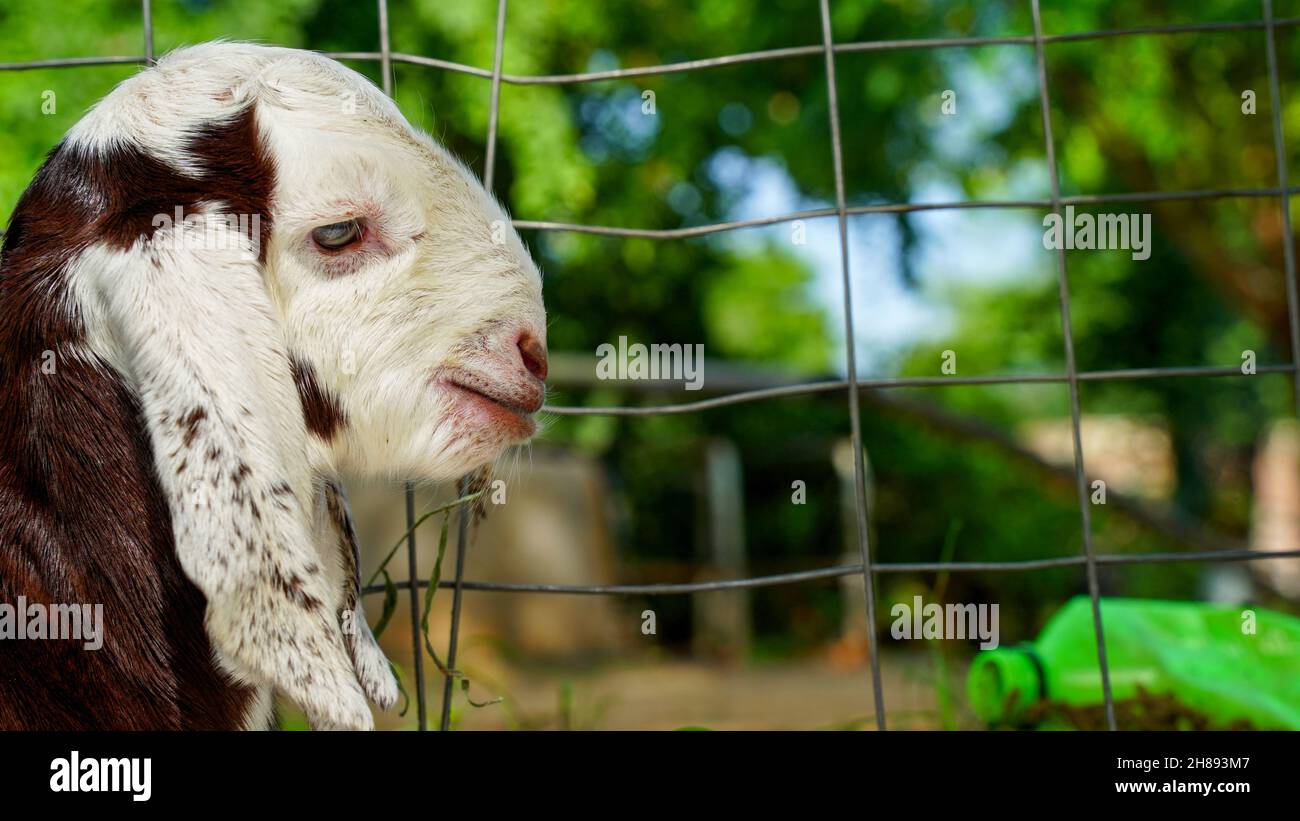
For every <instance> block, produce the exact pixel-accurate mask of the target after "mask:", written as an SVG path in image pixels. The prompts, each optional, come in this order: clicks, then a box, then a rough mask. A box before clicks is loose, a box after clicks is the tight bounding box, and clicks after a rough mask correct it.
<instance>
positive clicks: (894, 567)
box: [0, 0, 1300, 730]
mask: <svg viewBox="0 0 1300 821" xmlns="http://www.w3.org/2000/svg"><path fill="white" fill-rule="evenodd" d="M1261 3H1262V15H1261V19H1259V20H1240V21H1227V22H1215V23H1190V24H1174V25H1159V26H1139V27H1132V28H1116V29H1105V30H1097V31H1083V32H1068V33H1061V34H1046V33H1044V32H1043V30H1042V19H1041V11H1040V8H1039V0H1030V11H1031V19H1032V21H1033V27H1034V33H1033V34H1032V35H1013V36H1001V37H934V38H915V39H901V40H880V41H862V42H848V43H835V42H833V38H832V36H831V30H830V14H829V0H818V5H819V11H820V15H821V23H822V33H823V42H822V43H821V44H819V45H804V46H791V47H786V48H775V49H766V50H761V51H752V52H745V53H740V54H728V55H723V56H720V57H710V58H705V59H699V60H686V61H681V62H675V63H665V64H661V65H652V66H636V67H629V68H620V69H609V70H603V71H588V72H579V73H572V74H536V75H527V74H509V73H505V72H503V71H502V56H503V49H504V41H505V26H506V12H507V0H498V6H497V18H496V27H495V34H496V39H495V45H494V50H493V67H492V68H491V69H484V68H479V67H476V66H469V65H464V64H461V63H457V62H453V61H450V60H442V59H438V58H435V57H428V56H424V55H416V54H406V53H402V52H394V51H392V50H391V48H390V37H389V34H390V31H389V17H388V3H387V0H377V4H378V13H379V41H380V42H379V46H380V50H379V51H377V52H369V51H342V52H326V54H327V55H328V56H330V57H333V58H335V59H338V60H351V61H361V62H377V63H379V64H380V71H381V77H382V84H383V88H384V91H385V93H388V94H390V95H391V94H392V90H393V89H392V83H393V66H394V64H403V65H412V66H423V67H428V68H434V69H440V70H443V71H449V72H455V73H459V74H466V75H470V76H474V77H481V78H483V79H487V80H490V81H491V101H490V113H489V129H488V132H489V133H488V139H487V160H486V162H485V175H484V176H485V179H484V182H485V187H486V188H488V189H489V190H491V188H492V179H493V174H494V170H495V168H494V166H495V155H496V150H497V146H496V141H497V118H498V115H499V110H500V88H501V85H502V84H507V85H519V86H527V85H554V86H559V85H570V84H578V83H595V82H608V81H618V80H627V79H633V78H639V77H653V76H662V75H669V74H680V73H684V72H691V71H700V70H708V69H714V68H722V67H726V66H736V65H745V64H752V63H761V62H768V61H773V60H789V59H800V58H815V57H821V58H822V59H823V60H824V61H825V65H826V71H827V84H828V94H829V97H830V106H829V108H830V117H831V123H830V131H831V133H830V137H831V148H832V151H831V153H832V158H833V162H834V167H833V171H834V175H835V179H836V205H835V207H826V208H816V209H808V210H802V211H795V212H791V213H786V214H779V215H775V216H769V217H759V218H753V219H743V220H730V221H723V222H716V223H709V224H704V225H691V226H684V227H680V228H666V229H651V228H629V227H616V226H604V225H589V224H577V223H566V222H554V221H544V220H514V221H513V224H514V226H515V227H516V228H518V229H520V230H533V231H568V232H578V233H587V234H596V235H601V236H609V237H619V238H642V239H654V240H679V239H692V238H697V237H704V236H708V235H712V234H719V233H724V232H729V231H736V230H743V229H748V228H760V227H765V226H771V225H778V224H783V223H790V222H795V221H799V220H815V219H829V218H832V217H834V218H836V219H837V220H838V222H839V241H840V246H841V268H842V275H843V285H844V293H843V295H842V296H843V304H844V310H845V317H846V339H845V353H846V357H847V360H848V363H849V366H848V368H847V371H848V378H846V379H839V380H824V381H818V382H807V383H796V384H790V385H781V386H777V387H772V388H763V389H760V390H749V391H739V392H736V393H732V394H726V395H722V396H716V397H711V398H708V399H703V400H698V401H692V402H683V403H677V404H668V405H651V406H635V407H626V406H615V407H564V406H552V405H548V406H546V407H545V408H544V410H545V411H546V412H547V413H551V414H555V415H560V416H582V415H605V416H650V415H663V414H680V413H698V412H702V411H707V410H711V409H714V408H720V407H726V406H731V405H737V404H742V403H747V402H757V401H766V400H773V399H780V398H784V397H790V396H805V395H814V394H830V393H837V392H844V393H845V394H846V395H847V397H848V400H849V410H850V413H851V415H852V420H851V421H852V436H851V441H852V445H853V447H854V450H855V452H856V453H858V454H861V453H862V440H861V430H860V420H859V416H858V401H857V400H858V396H859V394H860V392H862V391H867V390H871V391H874V390H888V389H899V388H934V387H951V386H962V385H966V386H970V385H1018V384H1064V385H1067V386H1068V387H1069V390H1070V408H1071V432H1072V434H1073V438H1074V443H1073V450H1074V476H1075V479H1076V488H1077V492H1078V496H1079V506H1080V516H1081V520H1082V527H1083V552H1082V553H1081V554H1080V555H1075V556H1064V557H1053V558H1044V559H1028V560H1018V561H1005V562H951V561H949V562H944V561H940V562H883V563H882V562H873V561H872V560H871V558H870V550H869V545H868V544H867V530H866V522H867V514H868V511H867V508H866V504H867V503H866V494H865V487H864V484H863V482H864V477H863V470H864V466H863V464H862V460H861V459H860V458H859V459H858V460H857V464H856V465H855V491H856V496H855V500H854V502H855V512H856V513H857V519H858V522H857V524H858V541H859V546H860V547H861V549H862V553H863V561H862V562H860V563H851V564H840V565H835V566H832V567H823V568H815V569H811V570H800V571H795V572H790V573H780V574H774V575H768V576H751V577H746V578H739V579H726V580H719V581H710V582H691V583H684V584H672V583H653V584H609V585H566V584H535V583H526V582H524V583H514V582H490V581H476V580H472V579H465V578H464V559H465V548H466V543H467V540H468V539H467V536H468V534H467V526H466V519H465V517H464V516H463V515H462V517H461V520H460V527H459V539H458V545H457V566H456V570H455V576H454V579H452V580H441V581H440V582H439V584H438V586H439V587H440V588H449V589H452V590H453V591H455V596H454V599H453V605H452V625H451V631H450V636H449V653H448V665H447V666H448V670H449V672H448V673H447V675H446V676H445V682H444V692H443V702H442V720H441V726H442V728H443V729H448V728H449V726H450V711H451V701H452V699H451V693H452V684H453V680H454V678H455V676H456V675H459V674H457V673H455V672H454V667H455V660H456V646H457V639H458V633H459V624H460V611H461V595H460V594H461V593H462V592H463V591H478V592H499V593H550V594H561V595H614V596H654V595H683V594H693V593H708V592H713V591H723V590H735V589H748V588H759V587H770V586H775V585H785V584H803V583H810V582H817V581H825V580H828V579H837V578H841V577H847V576H856V575H860V576H862V577H863V581H864V585H865V587H866V592H867V602H868V604H867V618H868V623H869V624H873V623H874V608H873V604H872V602H873V592H872V591H873V582H874V578H875V576H877V575H880V574H890V573H927V572H957V573H963V572H964V573H971V572H997V573H1012V572H1029V571H1037V570H1049V569H1056V568H1067V567H1082V568H1084V570H1085V573H1086V578H1087V583H1088V595H1089V599H1090V600H1091V603H1092V607H1093V617H1094V629H1095V632H1096V637H1097V649H1098V654H1099V667H1100V672H1101V675H1102V681H1103V694H1104V702H1105V708H1106V716H1107V725H1108V727H1109V728H1110V729H1112V730H1114V729H1116V722H1115V705H1114V697H1113V694H1112V692H1111V688H1110V683H1109V671H1108V665H1107V663H1106V660H1105V637H1104V632H1103V630H1102V620H1101V610H1100V593H1099V589H1098V587H1099V585H1098V581H1097V568H1098V567H1101V566H1127V565H1139V564H1160V563H1179V562H1203V563H1218V562H1243V561H1267V560H1270V559H1293V558H1300V550H1279V551H1268V550H1211V551H1198V552H1168V553H1145V554H1107V553H1097V552H1096V551H1095V550H1094V549H1093V546H1092V533H1091V530H1092V528H1091V511H1090V503H1089V501H1088V498H1087V494H1086V482H1087V479H1088V476H1087V473H1086V470H1085V465H1084V462H1083V451H1082V430H1081V428H1082V425H1081V418H1080V408H1079V396H1078V390H1079V384H1080V383H1083V382H1111V381H1124V380H1145V379H1165V378H1208V377H1232V376H1243V375H1245V374H1243V372H1242V370H1241V369H1240V367H1238V366H1231V367H1228V366H1173V367H1151V368H1128V369H1118V370H1104V371H1080V370H1078V369H1077V368H1076V366H1075V358H1074V352H1073V339H1072V334H1071V329H1070V321H1069V316H1070V302H1069V282H1068V275H1067V272H1066V258H1065V252H1064V250H1063V249H1058V252H1057V259H1058V266H1057V267H1058V285H1059V290H1060V302H1061V305H1060V308H1061V320H1062V326H1063V328H1062V329H1063V332H1064V333H1063V338H1064V346H1065V359H1066V369H1065V372H1064V373H1048V374H1002V375H998V374H994V375H986V376H972V377H957V376H945V377H892V378H859V376H858V374H857V370H856V366H855V364H854V355H855V346H854V334H853V327H852V312H851V310H850V305H851V278H850V276H849V271H850V267H849V260H848V243H847V236H846V232H847V225H846V220H847V218H848V217H851V216H860V215H868V214H908V213H917V212H925V211H953V210H990V209H996V210H1009V209H1038V210H1049V211H1052V212H1054V213H1058V214H1059V213H1060V211H1061V210H1062V209H1063V208H1066V207H1070V206H1087V205H1105V204H1113V203H1154V202H1190V201H1197V200H1220V199H1234V198H1276V199H1277V200H1278V203H1279V208H1280V211H1281V218H1282V221H1283V229H1284V241H1283V247H1284V265H1285V280H1286V287H1287V314H1288V324H1289V331H1290V337H1291V358H1292V360H1293V361H1292V362H1287V363H1277V364H1267V365H1260V366H1258V367H1257V368H1256V371H1255V372H1256V373H1257V374H1291V375H1292V376H1293V389H1294V393H1295V410H1296V415H1297V417H1300V375H1297V373H1296V371H1297V364H1296V362H1295V361H1294V360H1295V359H1296V358H1297V351H1300V293H1298V289H1297V282H1296V260H1295V238H1294V236H1293V235H1292V225H1291V216H1290V199H1291V197H1292V196H1294V195H1295V194H1296V193H1297V191H1298V190H1300V189H1297V188H1295V187H1292V186H1290V185H1289V184H1288V179H1287V178H1288V175H1287V168H1286V153H1285V145H1286V142H1285V136H1284V133H1283V128H1282V119H1281V88H1280V85H1281V84H1280V81H1279V76H1278V65H1277V53H1276V42H1275V41H1276V33H1277V31H1278V30H1279V29H1288V28H1294V27H1296V26H1298V25H1300V18H1297V17H1289V18H1274V16H1273V4H1272V0H1261ZM142 24H143V46H144V49H143V52H144V53H143V54H142V55H138V56H134V55H133V56H98V57H67V58H56V59H41V60H27V61H16V62H0V71H34V70H42V69H55V68H84V67H91V66H117V65H151V64H152V63H153V62H154V27H153V15H152V7H151V3H150V0H142ZM1213 32H1262V33H1263V34H1264V39H1265V52H1266V56H1267V63H1268V66H1267V71H1268V81H1269V92H1270V95H1271V101H1272V115H1273V122H1272V129H1273V144H1274V145H1273V147H1274V154H1275V158H1276V164H1277V177H1278V180H1277V186H1276V187H1251V188H1216V189H1205V190H1183V191H1147V192H1131V193H1114V194H1088V195H1074V196H1064V195H1062V194H1061V192H1060V178H1059V173H1058V168H1057V165H1056V159H1055V143H1054V139H1053V136H1052V123H1051V96H1050V84H1049V78H1048V73H1047V65H1046V56H1045V50H1046V46H1048V45H1052V44H1057V43H1071V42H1086V41H1095V40H1107V39H1115V38H1121V37H1134V36H1174V35H1181V34H1198V33H1213ZM984 46H1025V47H1031V48H1033V49H1034V53H1035V62H1036V64H1037V69H1038V83H1039V104H1040V109H1041V115H1042V119H1043V128H1044V145H1045V148H1046V152H1047V165H1048V172H1049V178H1050V182H1051V189H1052V191H1051V193H1052V195H1051V197H1050V198H1047V199H1041V198H1040V199H1019V200H1000V201H999V200H994V201H978V200H976V201H954V202H933V203H914V202H908V203H888V202H882V203H872V204H868V205H855V206H849V205H846V203H845V202H844V180H843V167H842V166H843V164H842V159H841V156H840V148H839V141H840V135H839V111H838V105H837V102H836V87H835V73H834V72H835V63H834V58H835V56H836V55H840V54H852V53H860V52H889V51H904V50H925V49H945V48H975V47H984ZM406 514H407V524H408V537H407V554H408V561H409V571H410V576H411V578H410V579H409V580H407V581H405V582H399V583H398V587H401V588H405V589H407V590H409V591H410V598H411V619H412V631H413V633H414V634H415V635H414V636H413V639H412V651H413V653H414V669H413V674H414V677H415V681H416V701H417V704H418V712H417V721H418V726H419V728H420V729H422V730H423V729H426V727H427V706H426V693H425V684H426V681H425V673H424V668H423V652H424V651H423V647H422V642H421V638H422V637H421V635H420V617H421V612H420V602H419V597H418V596H417V595H416V594H417V591H419V590H427V589H428V586H429V582H428V581H426V580H423V579H421V578H420V574H419V572H418V564H417V561H416V542H415V535H414V532H413V531H412V529H411V527H410V525H412V524H413V523H414V520H415V510H414V495H413V491H412V489H411V486H410V485H409V484H408V485H407V486H406ZM384 591H385V588H384V586H382V585H372V586H367V587H364V588H363V590H362V592H363V593H365V594H367V595H376V594H381V593H383V592H384ZM877 644H878V642H877V641H876V640H875V638H874V635H873V637H872V640H871V642H870V655H871V668H872V691H873V697H874V700H875V703H876V716H875V718H876V723H877V727H879V728H880V729H885V726H886V724H885V710H884V700H883V698H884V697H883V691H882V688H881V683H880V659H879V652H878V648H877Z"/></svg>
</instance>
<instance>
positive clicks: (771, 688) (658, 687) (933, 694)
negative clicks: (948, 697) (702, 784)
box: [380, 651, 973, 730]
mask: <svg viewBox="0 0 1300 821" xmlns="http://www.w3.org/2000/svg"><path fill="white" fill-rule="evenodd" d="M473 656H474V653H473V652H472V651H471V652H470V653H469V657H470V658H472V657H473ZM487 666H488V667H491V668H493V669H491V671H490V672H489V671H488V670H485V669H483V668H479V669H476V668H475V665H474V664H473V662H472V661H470V663H468V664H467V665H466V666H465V668H464V669H465V670H466V672H467V674H468V676H469V678H470V679H471V687H470V697H471V698H473V699H474V700H475V701H486V700H487V699H489V698H491V697H493V696H499V697H501V698H502V701H501V702H499V703H495V704H490V705H488V706H485V707H481V708H475V707H473V706H470V705H469V704H468V703H467V701H466V698H465V696H464V694H463V693H462V692H461V691H460V688H459V686H458V687H457V688H456V698H455V700H454V702H453V703H454V705H455V706H454V709H453V722H454V725H455V727H456V728H457V729H465V730H501V729H575V730H643V729H649V730H675V729H681V728H686V727H702V728H707V729H718V730H723V729H776V730H781V729H788V730H796V729H875V726H876V725H875V721H874V709H873V702H872V696H871V688H870V671H869V669H868V668H867V667H866V666H865V665H855V666H852V667H849V666H847V665H844V664H841V663H836V662H835V661H833V660H828V659H827V658H825V657H817V658H810V659H806V660H800V661H793V662H783V663H769V664H750V665H742V666H732V665H719V664H715V663H708V662H699V661H692V660H689V659H685V660H683V659H662V660H643V661H637V662H631V663H618V664H603V665H599V666H594V667H589V668H585V669H578V668H574V667H535V666H520V667H515V666H509V665H500V664H494V665H487ZM933 670H934V667H933V664H932V659H931V657H929V656H928V655H926V654H924V653H918V654H907V655H903V654H899V655H894V654H890V655H887V656H886V657H885V658H884V659H883V663H882V678H883V681H884V691H885V708H886V710H885V711H886V715H887V717H888V719H889V726H890V727H891V728H898V729H902V728H914V729H943V727H944V720H943V718H942V713H941V709H940V706H939V703H938V694H937V691H936V689H935V687H934V681H935V675H934V672H933ZM432 673H433V675H435V676H437V671H436V670H433V671H432ZM957 673H958V671H950V673H949V675H948V677H947V678H948V680H949V681H950V685H949V686H950V690H949V691H950V692H951V693H953V698H954V700H955V701H956V702H957V706H956V707H955V708H954V710H955V715H954V716H953V719H952V721H953V723H952V724H950V726H956V727H969V726H973V721H972V719H971V717H970V716H969V715H967V714H965V713H964V711H963V710H962V708H961V703H962V702H964V697H963V696H962V690H961V683H962V679H961V676H960V675H958V674H957ZM439 679H440V677H439ZM430 690H431V693H430V699H429V712H430V723H431V725H433V726H435V727H436V726H437V720H438V715H439V710H440V707H441V703H442V687H441V680H439V681H438V683H437V684H436V685H433V686H431V687H430ZM414 713H415V711H414V708H412V709H411V710H410V711H409V712H408V714H407V716H406V718H405V719H402V718H398V717H397V715H396V711H394V712H392V713H389V714H387V715H386V716H384V717H383V718H382V719H381V721H380V726H381V727H385V728H390V729H398V728H410V727H413V725H414Z"/></svg>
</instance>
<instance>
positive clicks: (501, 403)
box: [438, 374, 542, 439]
mask: <svg viewBox="0 0 1300 821" xmlns="http://www.w3.org/2000/svg"><path fill="white" fill-rule="evenodd" d="M438 381H439V382H440V383H441V384H442V385H443V386H444V387H445V388H447V389H448V390H449V391H451V393H452V394H454V395H455V396H456V397H457V398H458V399H460V400H461V401H462V402H464V403H465V404H466V405H468V406H469V408H471V409H473V411H474V412H475V415H478V416H479V417H480V418H481V419H485V421H488V422H489V423H491V424H493V425H494V426H497V427H499V428H500V429H502V430H504V431H506V432H507V433H508V434H510V435H511V437H512V438H522V439H527V438H528V437H530V436H532V435H533V433H535V432H536V429H537V423H536V422H534V421H533V413H535V412H536V411H537V410H538V409H539V408H540V407H541V404H542V400H541V392H540V391H535V392H524V394H525V395H523V396H517V395H515V394H514V393H513V392H511V393H507V392H506V391H504V390H498V389H496V388H495V387H494V386H490V385H485V384H483V382H482V381H481V380H479V379H475V378H470V377H468V376H466V377H464V378H461V377H459V376H457V375H453V374H448V375H445V376H443V378H442V379H440V380H438Z"/></svg>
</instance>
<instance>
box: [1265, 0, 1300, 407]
mask: <svg viewBox="0 0 1300 821" xmlns="http://www.w3.org/2000/svg"><path fill="white" fill-rule="evenodd" d="M1263 3H1264V35H1265V38H1266V40H1267V56H1268V94H1269V100H1268V105H1269V108H1271V109H1273V155H1274V158H1275V160H1276V162H1277V179H1278V186H1279V197H1278V200H1279V202H1280V203H1281V208H1282V258H1283V265H1284V273H1285V276H1286V312H1287V323H1288V325H1289V330H1290V332H1291V361H1292V362H1293V363H1297V362H1300V302H1298V298H1297V294H1296V288H1297V283H1296V268H1295V237H1294V236H1292V234H1291V192H1290V191H1289V190H1288V189H1287V168H1286V164H1287V156H1286V138H1285V136H1284V135H1283V133H1282V89H1281V85H1282V84H1281V81H1280V79H1279V78H1278V73H1277V44H1276V43H1275V42H1274V41H1275V40H1276V34H1277V25H1276V22H1275V21H1274V19H1273V0H1263ZM1291 388H1292V393H1293V395H1294V397H1295V410H1296V416H1297V417H1300V372H1293V373H1292V375H1291Z"/></svg>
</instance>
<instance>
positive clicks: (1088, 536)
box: [1030, 0, 1116, 730]
mask: <svg viewBox="0 0 1300 821" xmlns="http://www.w3.org/2000/svg"><path fill="white" fill-rule="evenodd" d="M1030 4H1031V11H1032V13H1033V18H1034V55H1035V59H1036V60H1037V63H1038V104H1039V107H1040V108H1041V109H1042V114H1043V142H1044V145H1045V146H1046V148H1047V177H1048V180H1049V181H1050V183H1051V192H1052V213H1054V214H1056V215H1057V217H1058V218H1060V217H1061V174H1060V169H1059V168H1058V167H1057V165H1056V144H1055V140H1054V139H1053V137H1052V99H1051V94H1050V92H1049V91H1048V85H1047V56H1046V54H1045V53H1044V49H1043V18H1042V12H1041V10H1040V9H1039V7H1038V0H1030ZM1056 273H1057V283H1058V289H1057V290H1058V292H1059V295H1060V304H1061V336H1062V338H1063V342H1064V345H1065V372H1066V376H1067V377H1068V379H1069V390H1070V428H1071V432H1072V433H1073V434H1074V482H1075V487H1076V492H1077V493H1078V496H1079V515H1080V518H1081V519H1082V526H1083V555H1084V560H1085V562H1086V564H1085V566H1084V573H1085V574H1086V576H1087V580H1088V598H1089V599H1091V601H1092V624H1093V631H1094V632H1095V633H1096V636H1097V665H1098V667H1099V668H1100V670H1101V692H1102V699H1103V700H1104V702H1105V706H1106V726H1107V727H1108V728H1110V729H1111V730H1114V729H1116V725H1115V697H1114V694H1113V693H1112V692H1111V688H1110V666H1109V664H1108V663H1107V660H1106V636H1105V631H1104V630H1103V628H1102V622H1101V589H1100V584H1099V583H1098V580H1097V560H1096V556H1095V555H1094V554H1093V549H1092V507H1091V504H1092V503H1091V502H1090V501H1089V499H1088V478H1087V475H1086V474H1085V472H1084V463H1083V423H1082V420H1081V419H1080V412H1079V370H1078V368H1077V366H1076V363H1075V360H1074V332H1073V329H1072V328H1071V325H1070V277H1069V273H1068V271H1067V269H1066V263H1065V246H1064V244H1061V245H1060V246H1059V247H1058V248H1057V249H1056Z"/></svg>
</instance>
